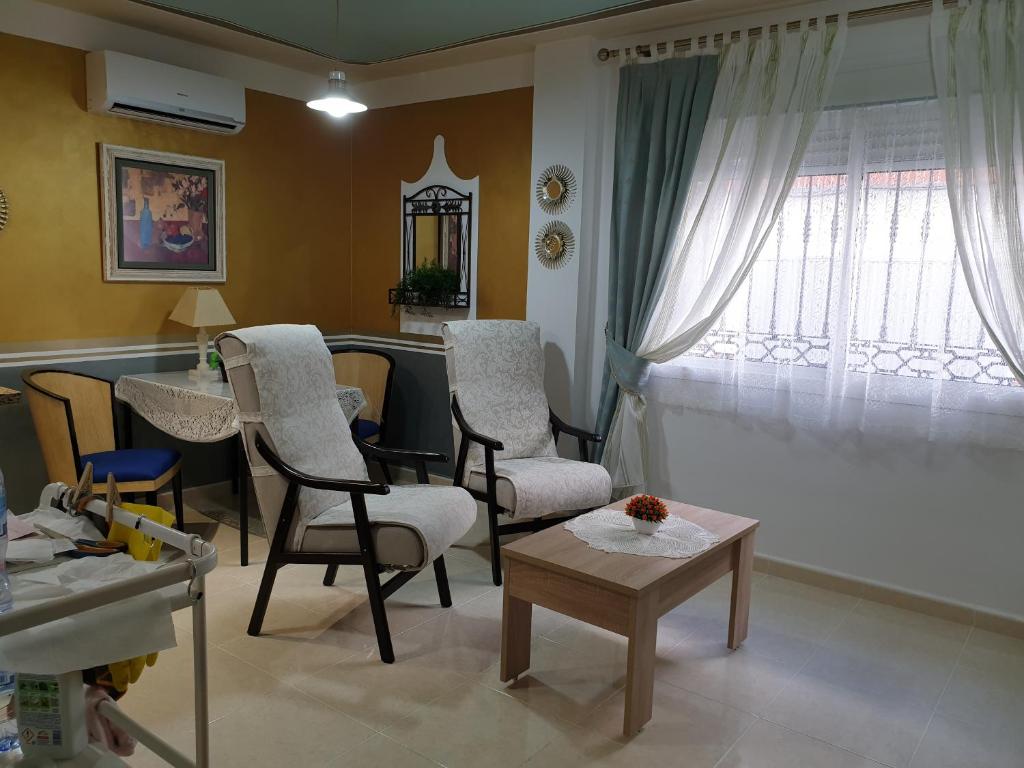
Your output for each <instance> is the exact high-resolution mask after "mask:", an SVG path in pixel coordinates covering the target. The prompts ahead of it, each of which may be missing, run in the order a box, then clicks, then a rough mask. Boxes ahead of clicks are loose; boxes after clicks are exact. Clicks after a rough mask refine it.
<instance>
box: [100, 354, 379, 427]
mask: <svg viewBox="0 0 1024 768" xmlns="http://www.w3.org/2000/svg"><path fill="white" fill-rule="evenodd" d="M114 395H115V396H116V397H117V399H118V400H120V401H121V402H124V403H127V404H128V405H130V406H131V407H132V409H133V410H134V411H135V412H136V413H137V414H139V415H140V416H141V417H142V418H144V419H145V420H146V421H148V422H149V423H150V424H152V425H153V426H154V427H156V428H157V429H159V430H160V431H161V432H166V433H167V434H168V435H171V436H173V437H177V438H179V439H181V440H188V441H189V442H192V443H216V442H219V441H220V440H224V439H226V438H229V437H231V436H232V435H233V434H235V433H236V432H238V422H237V420H236V419H235V403H234V397H233V396H232V394H231V386H230V385H229V384H227V383H226V382H222V381H220V380H216V381H210V382H204V383H202V384H200V383H198V382H195V381H192V380H191V379H189V378H188V373H187V372H186V371H172V372H169V373H142V374H131V375H128V376H122V377H121V378H119V379H118V380H117V384H116V385H115V386H114ZM338 403H339V404H340V405H341V409H342V411H343V412H344V413H345V418H346V419H347V420H348V422H349V423H352V421H353V419H355V417H356V415H357V414H358V413H359V411H360V410H361V409H362V407H363V406H364V405H366V398H365V396H364V395H363V391H362V390H361V389H359V387H347V386H339V387H338Z"/></svg>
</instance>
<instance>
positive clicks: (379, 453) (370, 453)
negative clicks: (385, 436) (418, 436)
mask: <svg viewBox="0 0 1024 768" xmlns="http://www.w3.org/2000/svg"><path fill="white" fill-rule="evenodd" d="M356 447H357V448H359V451H360V453H362V454H363V456H365V457H366V458H368V459H383V460H384V461H389V462H394V463H396V464H398V463H401V462H403V461H408V462H416V461H430V462H440V463H444V462H446V461H448V457H447V456H446V455H445V454H443V453H437V452H435V451H415V450H412V449H409V448H382V447H381V446H379V445H373V444H372V443H368V442H366V441H365V440H356Z"/></svg>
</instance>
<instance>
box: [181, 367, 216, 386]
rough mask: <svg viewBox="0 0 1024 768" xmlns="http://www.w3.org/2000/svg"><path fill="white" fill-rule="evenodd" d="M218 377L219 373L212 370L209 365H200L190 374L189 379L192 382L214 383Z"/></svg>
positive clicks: (190, 371) (191, 370)
mask: <svg viewBox="0 0 1024 768" xmlns="http://www.w3.org/2000/svg"><path fill="white" fill-rule="evenodd" d="M218 377H219V374H218V373H217V371H216V370H214V369H213V368H211V367H210V366H209V364H208V363H200V364H199V365H198V366H196V367H195V368H192V369H190V370H189V372H188V378H189V380H190V381H198V382H208V381H213V380H214V379H216V378H218Z"/></svg>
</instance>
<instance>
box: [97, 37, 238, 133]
mask: <svg viewBox="0 0 1024 768" xmlns="http://www.w3.org/2000/svg"><path fill="white" fill-rule="evenodd" d="M85 69H86V89H87V100H88V106H89V111H90V112H96V113H99V114H108V115H121V116H123V117H131V118H135V119H136V120H149V121H152V122H157V123H166V124H168V125H178V126H181V127H183V128H194V129H196V130H199V131H211V132H213V133H238V132H239V131H240V130H242V128H244V127H245V88H244V87H243V86H242V85H241V83H236V82H233V81H231V80H226V79H224V78H223V77H216V76H214V75H207V74H205V73H203V72H195V71H193V70H191V69H184V68H182V67H175V66H172V65H170V64H161V63H160V62H157V61H149V60H148V59H140V58H138V57H137V56H129V55H128V54H125V53H117V52H115V51H93V52H92V53H89V54H86V57H85Z"/></svg>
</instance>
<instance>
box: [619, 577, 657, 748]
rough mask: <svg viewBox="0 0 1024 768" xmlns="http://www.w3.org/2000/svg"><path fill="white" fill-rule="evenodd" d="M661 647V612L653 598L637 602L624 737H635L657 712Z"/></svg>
mask: <svg viewBox="0 0 1024 768" xmlns="http://www.w3.org/2000/svg"><path fill="white" fill-rule="evenodd" d="M657 645H658V612H657V606H656V605H655V601H654V596H653V595H651V596H646V597H643V598H640V599H639V600H637V601H636V604H635V606H634V608H633V616H632V617H631V627H630V633H629V657H628V660H627V662H626V664H627V667H626V715H625V719H624V720H623V724H622V733H623V734H624V735H625V736H626V737H629V736H633V735H634V734H635V733H637V731H639V730H640V729H641V728H643V726H644V724H645V723H646V722H647V721H648V720H650V719H651V714H652V713H653V711H654V661H655V650H656V648H657Z"/></svg>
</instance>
